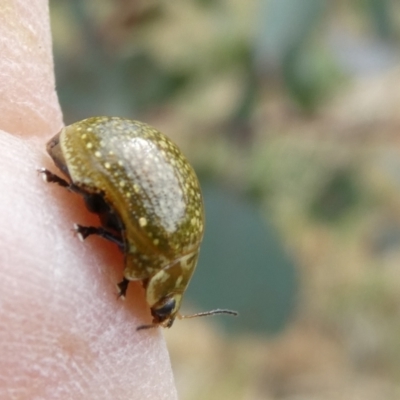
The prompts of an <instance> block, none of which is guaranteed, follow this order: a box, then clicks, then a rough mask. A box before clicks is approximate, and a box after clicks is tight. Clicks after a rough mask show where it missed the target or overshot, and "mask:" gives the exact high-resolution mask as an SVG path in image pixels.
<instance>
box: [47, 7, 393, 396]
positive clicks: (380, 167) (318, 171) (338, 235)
mask: <svg viewBox="0 0 400 400" xmlns="http://www.w3.org/2000/svg"><path fill="white" fill-rule="evenodd" d="M50 7H51V13H52V28H53V35H54V54H55V67H56V75H57V91H58V94H59V98H60V102H61V105H62V108H63V111H64V117H65V123H66V124H69V123H72V122H74V121H77V120H79V119H83V118H85V117H89V116H93V115H116V116H122V117H128V118H133V119H139V120H142V121H145V122H147V123H149V124H151V125H154V126H155V127H157V128H158V129H159V130H161V131H163V132H164V133H166V134H167V135H168V136H170V137H171V138H172V139H173V140H174V141H175V142H176V143H178V144H179V146H180V147H181V148H182V150H183V151H184V153H185V154H186V155H187V157H188V158H189V160H190V161H191V162H192V164H193V165H194V167H195V169H196V171H197V172H198V175H199V177H200V180H201V183H202V187H203V191H204V196H205V205H206V234H205V238H204V243H203V246H202V253H201V257H200V261H199V265H198V269H197V271H196V274H195V275H194V278H193V280H192V282H191V285H190V287H189V289H188V291H187V295H186V298H185V304H184V310H183V311H184V312H187V313H190V312H193V311H204V310H208V309H212V308H218V307H221V308H231V309H236V310H238V311H239V312H240V317H239V318H229V317H223V316H221V317H214V318H208V319H207V318H203V319H197V320H190V321H181V322H180V321H178V322H177V323H176V324H175V325H174V327H173V329H171V330H169V331H166V332H165V335H166V338H167V341H168V344H169V348H170V352H171V359H172V365H173V368H174V372H175V378H176V383H177V386H178V391H179V393H180V398H181V399H183V400H197V399H211V400H212V399H232V400H235V399H251V400H252V399H257V400H258V399H271V400H275V399H276V400H277V399H285V400H295V399H296V400H300V399H307V400H310V399H311V400H313V399H316V400H317V399H318V400H319V399H321V400H322V399H324V400H326V399H328V400H329V399H332V400H339V399H340V400H342V399H346V400H352V399H363V400H369V399H374V400H375V399H398V398H400V384H399V383H398V382H400V136H399V130H400V116H399V115H400V113H399V109H400V51H399V50H400V48H399V44H400V43H399V42H400V3H398V2H396V1H394V0H363V1H361V0H360V1H353V2H347V1H344V0H342V1H340V0H331V1H328V0H258V1H257V0H246V1H244V0H242V1H240V0H229V1H228V0H212V1H210V0H174V1H169V2H167V1H156V0H146V1H144V0H142V1H138V0H137V1H135V0H69V1H68V2H66V1H62V0H52V1H50Z"/></svg>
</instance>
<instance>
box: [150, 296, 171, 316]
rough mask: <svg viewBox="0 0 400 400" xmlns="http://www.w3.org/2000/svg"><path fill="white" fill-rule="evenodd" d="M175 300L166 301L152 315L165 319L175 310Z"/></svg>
mask: <svg viewBox="0 0 400 400" xmlns="http://www.w3.org/2000/svg"><path fill="white" fill-rule="evenodd" d="M175 304H176V303H175V299H173V298H172V299H168V300H167V301H166V302H165V303H164V304H163V305H162V306H161V307H160V308H156V309H155V310H153V312H154V314H156V315H157V316H158V317H159V318H161V319H165V317H168V316H170V315H171V313H172V311H173V310H174V308H175Z"/></svg>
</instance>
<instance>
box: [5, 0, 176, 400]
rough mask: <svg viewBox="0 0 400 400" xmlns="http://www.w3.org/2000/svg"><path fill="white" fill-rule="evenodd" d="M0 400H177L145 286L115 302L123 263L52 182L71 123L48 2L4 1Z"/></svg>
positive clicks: (78, 203)
mask: <svg viewBox="0 0 400 400" xmlns="http://www.w3.org/2000/svg"><path fill="white" fill-rule="evenodd" d="M0 54H1V57H0V116H1V118H0V154H1V158H0V213H2V215H1V222H0V321H1V323H0V398H1V399H39V398H40V399H52V400H57V399H85V400H87V399H100V400H102V399H107V400H108V399H176V398H177V396H176V391H175V387H174V382H173V376H172V372H171V365H170V361H169V356H168V351H167V348H166V345H165V342H164V339H163V337H162V334H161V330H160V328H156V329H148V330H143V331H139V332H138V331H136V327H137V326H139V325H143V324H146V323H150V322H151V317H150V312H149V309H148V306H147V304H146V302H145V299H144V293H143V290H142V288H141V286H140V285H139V284H137V283H133V284H131V285H130V287H129V289H128V292H127V299H126V301H121V300H119V299H118V298H117V289H116V283H118V282H119V281H120V280H121V277H122V265H123V259H122V256H121V254H120V252H119V250H118V248H117V247H116V246H115V245H113V244H112V243H108V242H106V241H104V240H103V239H101V238H98V237H90V238H88V239H87V240H86V242H85V243H81V242H80V241H79V240H78V239H77V238H76V237H75V236H74V234H73V232H72V226H73V223H74V222H78V223H80V224H83V225H98V221H97V218H96V216H93V215H90V214H89V213H88V212H87V211H86V210H85V208H84V205H83V202H82V199H81V198H80V197H79V196H77V195H76V194H72V193H68V192H67V191H66V190H65V189H63V188H61V187H58V186H56V185H51V184H46V183H45V182H43V180H42V179H40V176H39V175H38V174H37V172H36V169H37V168H39V167H45V168H48V169H50V170H52V171H54V172H57V173H59V172H58V171H57V169H56V168H55V166H54V165H53V164H52V161H51V159H50V158H49V157H48V155H47V154H46V152H45V144H46V142H47V140H48V139H50V138H51V137H52V136H53V135H54V134H55V133H57V131H59V130H60V128H61V127H62V126H63V122H62V113H61V109H60V106H59V103H58V100H57V95H56V92H55V83H54V72H53V60H52V54H51V34H50V25H49V13H48V4H47V1H45V0H31V1H29V2H28V1H25V0H19V1H18V0H4V1H2V5H1V7H0Z"/></svg>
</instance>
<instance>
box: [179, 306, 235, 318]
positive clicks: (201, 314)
mask: <svg viewBox="0 0 400 400" xmlns="http://www.w3.org/2000/svg"><path fill="white" fill-rule="evenodd" d="M216 314H228V315H234V316H235V317H237V316H238V315H239V313H238V312H237V311H232V310H223V309H220V308H217V309H216V310H211V311H204V312H199V313H196V314H192V315H178V318H179V319H185V318H197V317H207V316H208V315H216Z"/></svg>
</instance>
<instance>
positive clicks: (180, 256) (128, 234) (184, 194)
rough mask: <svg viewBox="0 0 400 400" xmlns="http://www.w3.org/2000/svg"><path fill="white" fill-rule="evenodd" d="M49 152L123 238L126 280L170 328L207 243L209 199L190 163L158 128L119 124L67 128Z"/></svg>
mask: <svg viewBox="0 0 400 400" xmlns="http://www.w3.org/2000/svg"><path fill="white" fill-rule="evenodd" d="M47 150H48V152H49V154H50V156H51V157H52V158H53V160H54V162H55V163H56V165H57V166H58V167H59V168H60V169H61V170H62V171H63V172H64V174H66V175H67V176H68V178H69V179H70V181H71V187H73V190H74V191H76V192H78V193H80V194H81V195H83V197H84V199H85V201H86V204H87V206H88V208H89V210H90V211H92V212H95V213H97V214H98V215H99V217H100V220H101V224H102V227H103V228H104V229H107V230H109V231H112V232H115V233H116V234H118V235H120V237H121V239H122V243H123V246H122V250H123V252H124V256H125V267H124V277H125V278H126V279H127V280H129V281H134V280H141V281H143V285H144V287H145V290H146V299H147V302H148V304H149V306H150V308H151V312H152V315H153V324H155V325H162V326H166V327H170V326H171V325H172V323H173V321H174V319H175V317H176V316H177V313H178V311H179V308H180V305H181V300H182V295H183V293H184V291H185V290H186V288H187V286H188V283H189V280H190V278H191V276H192V274H193V271H194V269H195V267H196V262H197V258H198V254H199V248H200V243H201V240H202V237H203V226H204V212H203V201H202V195H201V191H200V187H199V182H198V180H197V177H196V174H195V172H194V171H193V169H192V167H191V166H190V164H189V163H188V161H187V160H186V158H185V157H184V156H183V155H182V153H181V151H180V150H179V149H178V147H177V146H176V145H175V144H174V143H172V142H171V140H169V139H168V138H167V137H166V136H165V135H163V134H162V133H161V132H159V131H157V130H156V129H154V128H152V127H150V126H149V125H146V124H144V123H142V122H138V121H131V120H127V119H122V118H115V117H93V118H88V119H86V120H83V121H80V122H77V123H74V124H72V125H70V126H67V127H65V128H64V129H62V130H61V132H60V133H59V134H57V135H56V136H55V137H54V138H53V139H51V140H50V141H49V143H48V145H47Z"/></svg>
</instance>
